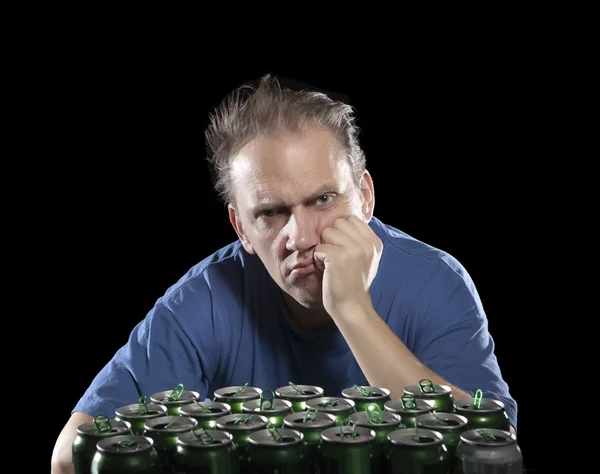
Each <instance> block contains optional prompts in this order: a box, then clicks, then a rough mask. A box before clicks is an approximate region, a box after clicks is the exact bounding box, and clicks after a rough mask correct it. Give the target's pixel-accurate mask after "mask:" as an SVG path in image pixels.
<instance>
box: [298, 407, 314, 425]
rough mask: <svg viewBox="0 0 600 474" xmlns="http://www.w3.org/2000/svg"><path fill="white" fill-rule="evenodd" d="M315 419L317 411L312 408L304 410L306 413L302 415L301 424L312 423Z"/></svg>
mask: <svg viewBox="0 0 600 474" xmlns="http://www.w3.org/2000/svg"><path fill="white" fill-rule="evenodd" d="M316 417H317V409H316V408H314V407H310V408H307V409H306V413H304V418H303V419H302V422H303V423H307V422H311V423H312V422H313V421H315V418H316Z"/></svg>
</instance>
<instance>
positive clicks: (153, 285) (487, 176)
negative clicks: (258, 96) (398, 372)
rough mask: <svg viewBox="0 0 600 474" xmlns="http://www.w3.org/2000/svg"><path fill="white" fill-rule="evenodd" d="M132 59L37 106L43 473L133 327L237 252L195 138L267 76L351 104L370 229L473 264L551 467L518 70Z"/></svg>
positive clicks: (78, 80)
mask: <svg viewBox="0 0 600 474" xmlns="http://www.w3.org/2000/svg"><path fill="white" fill-rule="evenodd" d="M129 53H132V54H129ZM133 53H134V51H131V52H130V51H127V50H123V49H121V50H119V52H118V54H103V53H102V52H101V51H100V50H98V51H94V52H93V55H92V56H89V57H87V59H86V58H83V59H80V60H78V61H77V62H76V63H75V65H74V64H73V62H67V63H66V64H65V69H64V71H68V74H66V73H63V72H64V71H63V72H61V71H58V74H57V75H56V77H58V78H60V79H57V80H56V83H55V86H54V88H53V89H52V90H48V91H47V92H48V95H46V97H45V98H44V99H43V100H44V101H47V103H48V105H49V107H50V106H51V107H52V110H54V111H60V114H55V113H50V112H49V111H48V113H47V116H45V117H44V118H45V119H46V120H47V122H48V126H49V127H51V129H52V133H49V134H48V137H47V140H48V146H49V147H52V148H53V150H55V152H56V151H57V152H58V158H57V159H53V160H51V161H52V163H51V166H52V169H53V171H54V172H55V173H54V175H55V176H56V178H53V183H52V185H51V186H50V187H51V189H52V190H51V193H48V199H47V200H46V199H41V200H40V202H39V203H38V205H39V207H40V208H41V209H42V211H43V213H44V211H45V214H44V215H45V216H46V217H45V218H46V222H42V223H40V225H45V224H51V228H52V229H53V230H52V232H53V234H54V235H53V239H52V240H51V241H50V240H49V241H48V248H47V249H45V250H46V251H47V255H46V258H49V261H48V266H47V267H46V268H48V269H49V273H48V274H47V275H46V278H47V284H48V285H49V287H50V286H51V287H52V288H53V290H52V291H51V297H50V298H51V300H50V302H51V303H50V306H52V308H53V311H54V313H55V314H56V315H57V318H58V319H57V321H59V322H58V323H57V327H58V329H59V330H58V332H57V334H56V335H55V336H54V338H53V341H52V352H51V354H52V356H53V357H54V358H55V361H56V363H54V364H53V365H52V371H51V375H52V377H53V386H54V387H56V388H60V393H61V396H60V397H58V399H57V400H55V401H54V402H53V403H54V406H55V409H54V413H53V415H52V421H53V424H52V428H51V430H49V435H50V436H49V440H48V451H47V455H48V459H49V457H50V453H51V449H52V445H53V443H54V440H55V438H56V436H57V435H58V433H59V430H60V429H61V427H62V425H63V424H64V422H66V420H67V418H68V416H69V412H70V409H71V408H72V407H73V405H74V404H75V403H76V401H77V399H78V397H79V396H80V395H81V394H82V392H83V391H84V390H85V388H86V387H87V385H88V384H89V383H90V382H91V379H92V377H93V376H94V375H95V373H96V372H97V371H98V370H100V368H101V367H102V366H103V365H104V364H105V363H106V362H107V361H108V359H109V358H110V357H111V355H112V354H113V353H114V351H115V350H117V349H118V348H119V347H120V346H121V345H122V344H123V343H125V341H126V339H127V337H128V335H129V331H130V330H131V329H132V328H133V326H134V325H135V324H136V323H137V322H138V321H139V320H140V319H141V318H143V317H144V316H145V314H146V312H147V311H148V310H149V309H150V308H151V306H152V305H153V303H154V302H155V300H156V299H157V298H158V297H160V296H161V295H162V294H163V292H164V291H165V290H166V288H167V287H168V286H169V285H171V284H172V283H174V282H175V281H176V280H177V279H178V278H179V277H180V276H181V275H182V274H183V273H184V272H186V270H187V269H188V268H189V267H190V266H192V265H194V264H195V263H196V262H197V261H199V260H200V259H202V258H203V257H204V256H206V255H207V254H208V253H210V252H212V251H214V250H216V249H217V248H219V247H220V246H222V245H224V244H226V243H228V242H230V241H231V240H232V239H234V237H235V236H234V232H233V230H232V228H231V226H230V224H229V222H228V221H227V216H226V213H225V210H224V208H223V207H222V205H221V204H220V203H219V202H218V201H217V198H216V195H215V194H214V192H213V191H212V189H211V183H210V179H209V174H208V171H207V169H206V166H205V163H204V161H203V154H204V142H203V127H204V126H205V124H206V122H207V118H208V114H209V112H210V111H211V110H212V108H213V107H214V106H215V105H216V104H217V103H218V101H219V100H220V99H221V98H222V96H223V95H224V94H225V93H226V92H228V91H229V90H230V89H232V88H234V87H236V86H237V85H239V84H240V83H241V82H243V81H247V80H252V79H255V78H257V77H258V76H260V75H262V74H263V73H265V72H273V73H275V74H278V75H282V76H285V77H288V78H292V79H296V80H299V81H302V82H304V83H307V84H310V85H314V86H317V87H320V88H322V89H324V90H327V91H331V92H332V93H335V94H339V95H342V96H345V97H347V98H348V99H349V100H350V102H351V104H352V105H353V106H354V107H355V108H356V110H357V113H358V117H359V120H358V124H359V126H360V127H361V128H362V135H361V141H362V145H363V147H364V149H365V151H366V155H367V160H368V169H369V170H370V171H371V174H372V176H373V179H374V183H375V190H376V205H375V215H376V216H378V217H379V218H381V219H382V220H384V221H386V222H389V223H391V224H393V225H395V226H396V227H399V228H400V229H402V230H404V231H406V232H408V233H409V234H411V235H413V236H414V237H416V238H418V239H421V240H424V241H425V242H428V243H430V244H432V245H434V246H437V247H439V248H441V249H444V250H447V251H448V252H450V253H451V254H453V255H454V256H455V257H457V258H458V259H459V260H460V261H461V262H462V263H463V264H464V265H465V266H466V268H467V270H468V271H469V272H470V274H471V276H472V277H473V279H474V281H475V283H476V285H477V288H478V290H479V292H480V294H481V297H482V300H483V303H484V307H485V309H486V311H487V316H488V318H489V324H490V331H491V333H492V336H493V337H494V339H495V342H496V354H497V356H498V359H499V361H500V365H501V368H502V370H503V374H504V376H505V378H506V380H507V381H508V383H509V385H510V388H511V392H512V394H513V396H514V397H515V398H516V400H517V402H518V403H519V440H520V445H521V447H522V450H523V454H524V458H525V462H526V464H527V465H529V466H530V467H544V466H546V461H545V459H544V452H543V447H542V446H541V444H540V443H538V442H537V440H538V439H539V435H540V433H543V432H544V430H545V429H546V428H547V426H548V425H549V423H550V422H549V421H547V419H546V418H545V417H544V416H542V412H543V407H542V405H541V403H543V397H540V395H539V391H536V390H535V389H534V388H535V387H539V386H540V385H541V384H543V382H544V381H545V375H544V373H543V372H542V370H543V369H542V368H540V366H539V365H537V363H538V362H539V360H538V359H537V357H536V356H535V351H536V350H539V347H540V346H539V344H540V340H541V339H540V335H541V334H542V333H543V331H544V327H543V320H544V315H543V314H542V312H541V311H540V310H539V308H540V304H541V302H542V301H543V299H544V298H545V296H544V294H543V292H542V291H538V290H537V289H536V282H537V280H538V279H539V278H540V270H539V268H538V263H539V259H540V257H538V246H539V242H540V236H539V228H540V226H541V223H540V222H539V221H538V220H537V219H536V217H535V214H534V213H533V212H532V209H535V206H536V203H537V201H538V200H539V199H540V195H539V193H538V192H537V191H536V180H535V174H534V173H533V172H531V171H528V167H527V165H526V163H527V159H528V156H529V154H530V153H531V151H532V150H534V149H535V148H536V146H537V144H536V141H537V129H536V127H537V125H536V123H537V122H538V119H539V118H540V117H542V116H543V109H540V104H541V101H540V100H538V93H537V92H536V91H537V89H536V84H535V81H533V80H532V79H531V77H532V76H530V75H528V74H526V73H525V74H524V73H523V66H524V64H525V63H524V62H522V60H520V59H518V58H515V57H513V58H507V57H505V56H504V55H502V54H500V53H498V54H492V55H491V56H488V58H487V59H485V58H482V57H481V56H479V55H477V56H476V58H475V56H473V57H469V55H468V54H465V55H464V56H461V57H459V56H452V57H447V58H444V57H442V58H438V59H439V60H438V61H437V62H433V63H428V62H427V61H423V62H422V63H419V64H417V65H416V66H415V65H413V66H412V67H411V68H409V69H400V70H397V71H395V72H392V71H391V70H388V69H386V68H382V67H380V66H377V65H376V64H375V63H374V64H373V65H372V66H371V64H370V63H369V65H364V66H361V67H356V66H347V67H345V65H344V64H329V67H323V66H320V65H317V64H313V63H312V62H311V61H310V60H308V59H306V58H305V59H304V60H303V61H300V62H298V63H294V62H292V61H289V64H293V65H289V66H286V67H282V66H281V65H280V64H278V63H277V62H274V63H268V62H267V63H262V64H260V65H254V66H252V67H234V66H229V67H227V68H223V67H221V66H218V67H217V66H214V65H212V64H205V65H203V64H199V63H195V64H194V65H193V66H192V65H191V64H190V63H191V62H193V61H184V60H182V59H184V58H181V57H177V59H175V58H174V57H173V56H172V55H170V54H166V53H164V54H159V55H157V54H156V51H149V52H142V53H140V51H139V50H137V51H135V54H133ZM492 53H493V51H492ZM331 66H333V67H331ZM59 69H60V68H59ZM42 92H43V91H42ZM42 109H44V110H49V109H47V108H46V109H45V108H44V107H42ZM48 166H50V164H49V165H48ZM50 270H54V271H50ZM56 270H59V271H56ZM532 368H533V370H532ZM535 384H537V385H535Z"/></svg>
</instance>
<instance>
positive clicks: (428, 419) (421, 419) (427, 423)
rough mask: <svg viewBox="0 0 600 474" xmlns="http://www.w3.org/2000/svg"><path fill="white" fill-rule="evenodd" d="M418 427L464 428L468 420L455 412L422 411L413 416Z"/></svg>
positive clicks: (447, 429)
mask: <svg viewBox="0 0 600 474" xmlns="http://www.w3.org/2000/svg"><path fill="white" fill-rule="evenodd" d="M415 421H416V423H417V426H418V427H419V428H428V429H430V430H435V431H452V430H464V429H465V427H467V423H468V420H467V419H466V418H465V417H464V416H463V415H459V414H457V413H445V412H432V413H424V414H423V415H419V416H417V417H416V418H415Z"/></svg>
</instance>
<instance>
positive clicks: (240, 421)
mask: <svg viewBox="0 0 600 474" xmlns="http://www.w3.org/2000/svg"><path fill="white" fill-rule="evenodd" d="M250 420H252V415H243V416H240V417H239V418H238V419H237V420H235V421H234V422H233V424H234V425H240V424H243V425H245V424H246V423H248V422H250Z"/></svg>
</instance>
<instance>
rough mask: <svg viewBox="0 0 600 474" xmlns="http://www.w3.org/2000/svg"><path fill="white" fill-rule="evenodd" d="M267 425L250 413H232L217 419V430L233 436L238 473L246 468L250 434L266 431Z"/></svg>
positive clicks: (264, 421) (267, 422)
mask: <svg viewBox="0 0 600 474" xmlns="http://www.w3.org/2000/svg"><path fill="white" fill-rule="evenodd" d="M268 424H269V420H267V418H266V417H264V416H262V415H256V414H250V413H232V414H231V415H225V416H222V417H221V418H219V419H217V430H221V431H227V432H228V433H231V434H232V435H233V442H234V443H235V445H236V446H237V448H238V457H239V466H240V473H244V472H245V471H244V469H245V468H246V449H247V447H248V443H249V441H248V438H249V437H250V435H251V434H252V433H254V432H256V431H260V430H264V429H266V428H267V425H268Z"/></svg>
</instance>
